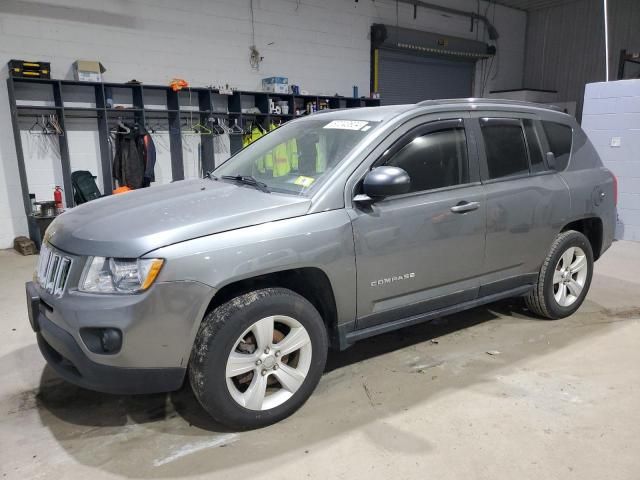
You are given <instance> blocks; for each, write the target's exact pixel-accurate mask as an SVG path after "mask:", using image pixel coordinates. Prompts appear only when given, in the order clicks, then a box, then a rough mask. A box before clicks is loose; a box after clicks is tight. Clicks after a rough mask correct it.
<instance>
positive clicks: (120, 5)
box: [0, 0, 526, 248]
mask: <svg viewBox="0 0 640 480" xmlns="http://www.w3.org/2000/svg"><path fill="white" fill-rule="evenodd" d="M432 1H434V2H437V3H440V4H443V5H447V6H450V7H457V8H461V9H465V10H468V11H470V10H475V9H476V8H477V3H476V0H446V1H445V0H432ZM249 4H250V2H249V0H181V1H175V0H127V1H125V0H112V1H104V0H102V1H101V0H39V1H30V0H2V1H0V65H3V66H5V65H6V63H7V61H8V60H9V59H11V58H18V59H25V60H41V61H49V62H51V64H52V69H51V70H52V76H53V77H54V78H71V70H70V68H71V64H72V62H73V61H75V60H77V59H89V60H91V59H97V60H100V61H101V62H102V63H103V64H104V65H105V66H106V68H107V69H108V71H107V73H106V74H105V80H106V81H113V82H123V81H127V80H130V79H132V78H136V79H137V80H140V81H142V82H146V83H154V84H158V83H160V84H164V83H167V82H168V81H169V80H171V78H173V77H181V78H185V79H187V80H188V81H189V82H191V84H192V85H193V86H205V85H210V84H214V85H217V84H221V83H229V84H230V85H232V86H235V87H238V88H242V89H250V90H254V89H257V88H258V86H259V82H260V79H261V78H263V77H267V76H271V75H280V76H287V77H289V81H290V83H293V84H298V85H301V86H302V88H303V89H305V90H308V91H309V92H313V93H317V94H331V95H332V94H334V93H339V94H343V95H350V94H351V91H352V86H353V85H357V86H358V88H359V92H360V94H361V95H362V94H368V93H369V51H370V40H369V28H370V26H371V24H372V23H375V22H378V23H387V24H396V23H398V24H399V25H400V26H403V27H407V28H416V29H422V30H427V31H433V32H439V33H443V34H449V35H457V36H462V37H467V38H477V37H478V36H479V38H480V39H482V38H484V32H483V31H482V25H481V26H480V28H481V30H480V32H479V33H478V32H477V31H474V32H470V31H469V29H470V28H469V27H470V25H469V19H468V18H462V17H457V16H453V15H445V14H441V13H438V12H434V11H427V10H424V9H419V11H418V16H417V19H415V20H414V19H413V8H412V7H411V6H409V5H404V4H401V5H399V7H398V17H397V18H396V3H395V2H394V1H391V0H376V1H375V2H373V1H371V0H360V1H359V2H355V1H350V0H299V1H297V0H254V19H255V43H256V45H257V47H258V49H259V50H260V52H261V54H262V55H263V56H264V61H263V63H262V65H261V66H260V70H259V71H255V70H252V69H251V67H250V66H249V62H248V54H249V49H248V47H249V45H250V44H251V34H252V28H251V20H250V19H251V15H250V9H249ZM480 6H481V10H482V11H484V10H485V8H486V6H487V4H486V3H485V2H481V4H480ZM488 13H489V15H488V16H489V17H490V18H492V20H493V22H494V24H495V26H496V27H497V29H498V31H499V32H500V35H501V38H500V40H499V42H498V51H499V55H498V57H497V59H496V60H495V61H494V63H493V68H492V71H491V72H490V75H489V82H488V85H487V88H486V91H489V90H491V89H506V88H519V87H521V86H522V73H523V55H524V43H525V38H524V36H525V27H526V14H525V13H524V12H521V11H518V10H513V9H509V8H505V7H501V6H497V7H496V6H491V7H490V9H489V11H488ZM478 69H480V63H479V64H478ZM6 72H7V71H6V66H5V67H4V69H3V70H1V71H0V76H1V77H3V78H4V77H6V74H7V73H6ZM478 72H479V70H478ZM478 76H479V75H477V79H478ZM479 83H480V82H479V80H477V82H476V84H477V88H476V93H479V92H480V90H479ZM383 101H384V99H383ZM92 121H93V120H90V121H88V122H92ZM25 128H26V127H25ZM89 130H90V129H88V128H84V129H83V128H82V125H78V126H77V129H74V130H73V131H71V132H69V142H70V150H71V155H72V159H71V161H72V164H73V167H74V168H76V166H81V165H88V166H89V168H90V169H91V170H92V171H94V172H97V171H98V169H97V168H95V167H94V168H91V165H96V166H97V155H96V150H95V149H96V139H95V136H94V135H93V134H92V132H91V131H89ZM25 135H26V133H23V140H25V145H26V144H27V143H28V142H29V141H30V142H31V143H34V139H29V138H26V139H25V138H24V137H25ZM159 142H162V139H159ZM194 150H195V151H197V149H194ZM43 151H44V152H45V153H44V154H43V153H42V152H43ZM25 155H27V157H28V158H27V165H28V170H29V171H28V176H29V180H30V181H31V182H32V183H33V188H32V189H35V190H36V194H38V193H39V192H42V195H47V194H48V192H52V191H53V186H54V185H55V184H56V182H57V183H60V180H59V172H57V169H58V166H57V164H56V158H57V156H56V152H55V149H51V148H50V147H47V146H46V145H42V144H40V143H37V142H36V144H35V145H31V148H30V149H29V151H28V152H27V149H25ZM187 157H188V155H187ZM168 162H169V156H168V151H167V150H166V149H164V150H162V149H161V151H160V152H159V165H158V169H159V170H160V172H159V173H160V175H159V177H161V178H164V177H166V178H168V177H167V174H168V172H165V170H167V168H168V165H169V163H168ZM0 166H1V168H0V248H7V247H9V246H10V245H11V243H12V241H13V238H14V237H15V236H16V235H19V234H25V233H26V231H27V230H26V220H25V218H24V212H23V207H22V200H21V196H20V182H19V179H18V173H17V166H16V158H15V146H14V142H13V136H12V133H11V122H10V116H9V108H8V100H7V92H6V84H5V83H4V81H3V82H0ZM157 173H158V172H157ZM56 179H57V180H56ZM99 185H100V184H99ZM42 195H38V197H39V199H45V198H43V196H42Z"/></svg>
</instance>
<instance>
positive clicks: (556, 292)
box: [553, 247, 589, 307]
mask: <svg viewBox="0 0 640 480" xmlns="http://www.w3.org/2000/svg"><path fill="white" fill-rule="evenodd" d="M588 270H589V264H588V262H587V256H586V254H585V252H584V250H582V249H581V248H580V247H569V248H567V250H565V252H564V253H563V254H562V256H561V257H560V259H559V260H558V263H557V264H556V268H555V270H554V272H553V296H554V298H555V300H556V302H558V305H560V306H561V307H569V306H571V305H573V303H574V302H575V301H576V300H578V298H579V297H580V294H581V293H582V290H583V289H584V285H585V282H586V281H587V274H588V273H589V271H588Z"/></svg>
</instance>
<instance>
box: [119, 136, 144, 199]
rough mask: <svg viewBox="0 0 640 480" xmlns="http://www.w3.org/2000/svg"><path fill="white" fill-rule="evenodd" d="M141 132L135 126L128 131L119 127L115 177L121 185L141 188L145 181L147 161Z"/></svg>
mask: <svg viewBox="0 0 640 480" xmlns="http://www.w3.org/2000/svg"><path fill="white" fill-rule="evenodd" d="M138 138H139V133H138V132H137V130H136V129H135V128H130V131H129V132H128V133H126V132H125V130H124V129H123V128H118V131H117V134H116V139H115V146H116V153H115V156H114V158H113V178H115V179H116V180H117V181H118V185H119V186H121V187H124V186H127V187H129V188H133V189H135V188H140V187H142V185H143V182H144V171H145V163H144V157H143V152H142V148H141V142H140V141H139V140H138Z"/></svg>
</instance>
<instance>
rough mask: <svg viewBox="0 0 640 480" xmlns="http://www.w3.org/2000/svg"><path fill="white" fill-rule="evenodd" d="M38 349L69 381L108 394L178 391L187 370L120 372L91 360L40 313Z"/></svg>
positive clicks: (116, 368)
mask: <svg viewBox="0 0 640 480" xmlns="http://www.w3.org/2000/svg"><path fill="white" fill-rule="evenodd" d="M34 323H36V324H37V326H38V327H37V328H38V332H37V337H38V347H40V351H41V352H42V355H43V356H44V358H45V359H46V360H47V363H48V364H49V365H50V366H51V368H53V369H54V370H55V372H56V373H57V374H58V375H59V376H60V377H62V378H63V379H65V380H66V381H68V382H70V383H73V384H76V385H78V386H80V387H84V388H88V389H89V390H96V391H98V392H105V393H117V394H136V393H158V392H170V391H173V390H177V389H178V388H180V386H181V385H182V382H183V380H184V375H185V371H186V369H185V368H120V367H112V366H109V365H101V364H99V363H96V362H92V361H91V360H89V358H87V356H86V355H85V354H84V352H83V351H82V349H81V348H80V347H79V346H78V344H77V343H76V341H75V339H74V338H73V337H72V336H71V335H70V334H69V333H67V332H66V331H65V330H63V329H62V328H60V327H58V326H57V325H56V324H55V323H53V322H52V321H50V320H49V319H48V318H47V317H46V316H45V315H43V314H42V313H39V314H38V316H37V318H36V319H35V322H34Z"/></svg>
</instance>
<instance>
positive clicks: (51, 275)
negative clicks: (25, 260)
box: [36, 244, 71, 295]
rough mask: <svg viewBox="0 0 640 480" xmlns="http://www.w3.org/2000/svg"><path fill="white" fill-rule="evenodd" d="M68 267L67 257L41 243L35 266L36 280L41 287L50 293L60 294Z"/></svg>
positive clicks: (64, 283) (69, 261)
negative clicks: (38, 257)
mask: <svg viewBox="0 0 640 480" xmlns="http://www.w3.org/2000/svg"><path fill="white" fill-rule="evenodd" d="M70 269H71V259H70V258H69V257H66V256H64V255H62V254H60V253H58V252H56V251H55V250H53V249H52V248H51V247H50V246H49V245H48V244H42V247H41V248H40V259H39V260H38V266H37V268H36V280H37V282H38V284H40V286H41V287H42V288H44V289H45V290H46V291H47V292H49V293H51V294H52V295H62V292H63V291H64V287H65V286H66V284H67V279H68V278H69V270H70Z"/></svg>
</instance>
